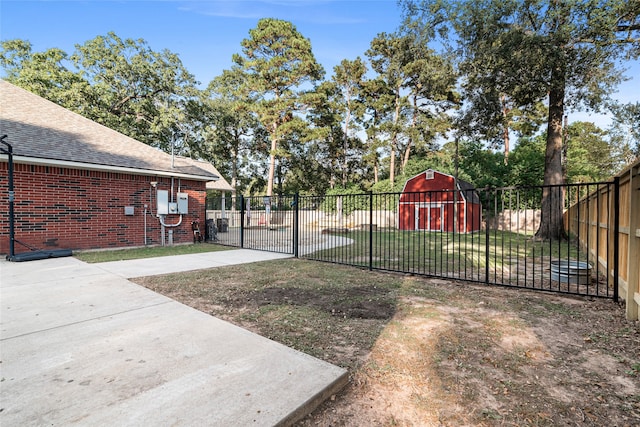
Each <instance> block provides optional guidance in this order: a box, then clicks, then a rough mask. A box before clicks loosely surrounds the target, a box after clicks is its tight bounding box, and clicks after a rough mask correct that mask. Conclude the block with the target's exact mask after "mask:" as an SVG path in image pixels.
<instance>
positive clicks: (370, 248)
mask: <svg viewBox="0 0 640 427" xmlns="http://www.w3.org/2000/svg"><path fill="white" fill-rule="evenodd" d="M371 270H373V191H369V271H371Z"/></svg>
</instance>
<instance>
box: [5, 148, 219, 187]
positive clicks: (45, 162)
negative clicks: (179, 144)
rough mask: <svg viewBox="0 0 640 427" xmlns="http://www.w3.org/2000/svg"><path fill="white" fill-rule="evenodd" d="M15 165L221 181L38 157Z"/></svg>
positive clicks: (212, 177)
mask: <svg viewBox="0 0 640 427" xmlns="http://www.w3.org/2000/svg"><path fill="white" fill-rule="evenodd" d="M0 160H2V161H8V156H7V155H6V154H0ZM13 161H14V163H21V164H32V165H40V166H54V167H64V168H71V169H84V170H93V171H103V172H119V173H128V174H132V175H154V176H166V177H174V178H185V179H192V180H194V181H207V182H208V181H217V180H219V179H220V177H219V176H217V175H213V174H212V175H195V174H189V173H184V172H179V171H162V170H155V169H137V168H129V167H123V166H111V165H100V164H94V163H83V162H72V161H68V160H55V159H43V158H38V157H28V156H16V155H14V156H13Z"/></svg>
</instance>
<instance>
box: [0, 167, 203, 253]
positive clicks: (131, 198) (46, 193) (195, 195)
mask: <svg viewBox="0 0 640 427" xmlns="http://www.w3.org/2000/svg"><path fill="white" fill-rule="evenodd" d="M7 176H8V164H7V163H6V162H0V206H1V208H0V233H1V235H0V236H1V237H0V253H2V254H7V253H9V213H8V211H9V199H8V179H7ZM151 181H156V182H158V189H162V190H168V191H169V193H171V185H172V183H171V178H159V177H156V176H142V175H131V174H123V173H112V172H100V171H87V170H78V169H69V168H61V167H52V166H36V165H24V164H15V165H14V190H15V201H14V214H15V215H14V218H15V222H14V227H15V239H16V240H18V241H20V242H23V243H26V244H27V245H31V246H33V247H36V248H38V249H74V250H77V249H99V248H118V247H130V246H143V245H144V244H145V241H144V236H145V227H144V220H145V215H144V212H145V207H144V205H145V204H146V205H147V206H148V207H150V208H151V209H147V216H146V220H147V227H146V235H147V242H146V244H150V245H154V244H159V243H160V242H161V231H160V230H161V226H160V223H159V221H158V218H156V217H155V215H152V214H151V211H153V213H154V214H155V212H156V206H155V205H156V197H155V190H153V188H152V187H151V185H150V182H151ZM178 185H180V191H181V192H184V193H187V194H188V195H189V214H188V215H184V216H183V219H182V224H181V225H180V226H179V227H176V228H173V229H172V230H174V232H173V241H174V243H183V242H192V241H193V234H192V231H191V222H192V221H193V220H194V219H195V218H196V217H199V219H200V221H201V222H202V224H204V219H205V197H206V191H205V183H204V182H200V181H191V180H185V179H181V180H178V179H177V178H176V179H174V183H173V192H174V197H175V194H176V193H177V192H178ZM152 190H153V191H152ZM125 206H133V208H134V215H133V216H129V215H125V209H124V208H125ZM178 218H179V216H177V215H171V216H168V217H167V218H166V220H165V223H166V224H175V223H177V222H178ZM167 230H169V229H167ZM201 230H204V228H203V227H202V226H201ZM28 250H29V249H27V248H25V247H24V246H22V245H20V244H18V243H16V244H15V252H16V253H21V252H25V251H28Z"/></svg>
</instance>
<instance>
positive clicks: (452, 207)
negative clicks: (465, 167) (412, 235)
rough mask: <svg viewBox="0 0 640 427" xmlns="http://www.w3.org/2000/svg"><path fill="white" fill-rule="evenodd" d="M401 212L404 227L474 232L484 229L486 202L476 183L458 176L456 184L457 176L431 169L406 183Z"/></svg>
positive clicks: (400, 222)
mask: <svg viewBox="0 0 640 427" xmlns="http://www.w3.org/2000/svg"><path fill="white" fill-rule="evenodd" d="M456 213H457V222H456V221H455V219H456ZM398 215H399V218H398V219H399V221H398V224H399V225H398V226H399V228H400V230H428V231H447V232H453V231H454V230H456V232H458V233H471V232H474V231H478V230H480V224H481V222H482V205H481V203H480V197H478V193H477V192H476V191H475V190H474V187H473V185H471V184H470V183H468V182H465V181H463V180H461V179H458V180H457V187H456V179H455V178H454V177H453V176H451V175H447V174H445V173H441V172H438V171H434V170H432V169H428V170H426V171H424V172H422V173H420V174H418V175H416V176H414V177H413V178H411V179H409V180H408V181H407V182H406V183H405V184H404V189H403V190H402V195H401V196H400V201H399V206H398ZM456 224H457V225H456Z"/></svg>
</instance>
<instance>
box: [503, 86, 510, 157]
mask: <svg viewBox="0 0 640 427" xmlns="http://www.w3.org/2000/svg"><path fill="white" fill-rule="evenodd" d="M501 100H502V118H503V124H502V127H503V130H502V138H503V140H504V164H505V165H508V164H509V150H510V145H511V144H510V142H511V141H510V139H509V109H508V108H507V101H506V96H505V95H502V98H501Z"/></svg>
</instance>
